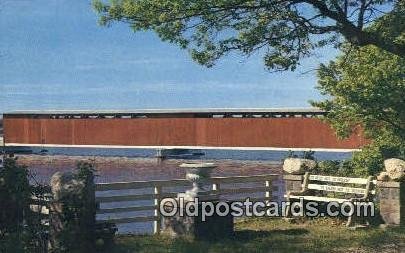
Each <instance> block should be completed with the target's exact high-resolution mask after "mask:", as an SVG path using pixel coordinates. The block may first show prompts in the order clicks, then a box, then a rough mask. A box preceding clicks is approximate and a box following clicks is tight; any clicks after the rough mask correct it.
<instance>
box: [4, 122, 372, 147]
mask: <svg viewBox="0 0 405 253" xmlns="http://www.w3.org/2000/svg"><path fill="white" fill-rule="evenodd" d="M4 132H5V141H6V143H23V144H64V145H125V146H126V145H128V146H214V147H216V146H218V147H281V148H342V149H354V148H360V147H362V146H363V145H364V144H365V143H366V141H365V140H364V138H363V137H362V135H361V133H359V132H357V133H355V134H353V135H352V136H351V137H350V138H347V139H345V140H338V139H337V138H336V136H335V134H334V132H333V130H332V129H331V128H330V127H329V125H327V124H325V123H324V122H322V121H321V120H320V119H318V118H299V117H295V118H138V119H122V118H113V119H103V118H98V119H42V118H40V119H33V118H5V119H4Z"/></svg>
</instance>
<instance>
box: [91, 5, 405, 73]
mask: <svg viewBox="0 0 405 253" xmlns="http://www.w3.org/2000/svg"><path fill="white" fill-rule="evenodd" d="M394 2H396V4H395V3H393V1H391V0H379V1H372V2H370V3H368V4H364V2H363V1H358V0H349V1H324V0H304V1H294V0H281V1H280V0H267V1H263V0H248V1H246V0H243V1H242V0H187V1H185V0H110V1H109V3H106V1H104V0H93V6H94V9H95V10H96V11H97V12H98V13H99V14H100V24H101V25H109V24H110V23H112V22H114V21H119V22H125V23H128V24H129V25H130V27H131V28H132V29H133V30H134V31H145V30H152V31H154V32H156V33H157V34H158V36H159V37H160V38H161V39H162V40H163V41H168V42H171V43H175V44H177V45H179V46H180V47H181V48H183V49H186V48H187V49H189V51H190V53H191V56H192V58H193V59H194V60H195V61H197V62H198V63H200V64H203V65H205V66H208V67H211V66H213V65H214V63H215V61H216V60H217V59H219V58H220V57H222V56H224V55H226V54H228V53H229V52H232V51H236V52H238V53H241V54H242V55H245V56H249V55H251V54H253V53H255V52H260V53H263V54H264V55H263V59H264V64H265V66H266V67H267V68H268V69H273V70H294V69H295V68H296V67H297V65H298V64H299V61H300V59H302V58H304V57H307V56H309V55H311V53H312V52H313V51H314V49H316V48H318V47H322V46H325V45H335V46H336V45H338V44H339V35H343V36H344V37H345V38H346V39H347V40H348V41H350V42H351V43H352V44H354V45H358V46H364V45H370V44H372V45H377V46H378V47H380V48H384V49H385V50H388V51H390V52H393V53H395V54H398V55H402V56H404V55H405V43H404V41H403V40H398V39H397V37H388V36H386V35H385V34H383V32H382V31H381V29H379V28H378V27H376V29H374V30H372V31H371V30H367V29H366V28H365V25H364V24H366V23H371V22H373V21H375V20H376V19H377V18H378V15H376V13H378V12H376V10H382V9H384V10H385V11H386V9H387V6H390V7H391V8H392V13H394V14H395V15H396V17H398V19H399V20H400V21H403V19H401V16H402V14H403V13H402V12H401V10H402V9H401V6H402V5H401V2H400V1H398V2H397V1H394ZM402 18H403V16H402ZM395 24H396V25H397V26H398V27H399V28H398V29H397V30H399V31H400V32H401V33H402V32H403V29H401V28H403V27H404V22H396V23H395Z"/></svg>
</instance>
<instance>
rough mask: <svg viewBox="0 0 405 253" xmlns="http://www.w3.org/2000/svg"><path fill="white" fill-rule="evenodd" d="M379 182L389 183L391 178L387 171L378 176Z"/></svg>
mask: <svg viewBox="0 0 405 253" xmlns="http://www.w3.org/2000/svg"><path fill="white" fill-rule="evenodd" d="M377 180H379V181H389V180H390V177H389V176H388V173H387V172H386V171H383V172H381V173H380V175H378V176H377Z"/></svg>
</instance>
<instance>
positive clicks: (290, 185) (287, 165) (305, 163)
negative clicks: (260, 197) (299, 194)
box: [283, 158, 316, 194]
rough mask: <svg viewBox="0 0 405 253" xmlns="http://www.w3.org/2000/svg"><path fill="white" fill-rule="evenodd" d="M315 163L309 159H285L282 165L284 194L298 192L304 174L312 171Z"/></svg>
mask: <svg viewBox="0 0 405 253" xmlns="http://www.w3.org/2000/svg"><path fill="white" fill-rule="evenodd" d="M315 166H316V162H315V161H313V160H309V159H301V158H287V159H285V160H284V164H283V172H284V175H283V179H284V187H285V193H286V194H287V192H289V191H300V190H301V189H302V181H303V179H304V174H305V172H307V171H308V170H312V169H314V168H315Z"/></svg>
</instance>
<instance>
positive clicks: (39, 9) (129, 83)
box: [0, 0, 336, 113]
mask: <svg viewBox="0 0 405 253" xmlns="http://www.w3.org/2000/svg"><path fill="white" fill-rule="evenodd" d="M335 55H336V51H334V50H332V49H323V50H319V51H317V52H316V53H315V55H314V56H313V57H311V58H309V59H306V60H304V61H303V62H302V66H301V67H300V68H299V69H298V70H297V71H295V72H282V73H271V72H269V71H268V70H266V69H265V67H264V64H263V61H262V55H258V54H256V55H254V56H251V57H249V58H246V57H243V56H240V55H238V54H232V55H230V56H227V57H225V58H223V59H221V60H220V61H219V62H218V63H217V64H216V65H215V66H214V67H212V68H206V67H203V66H200V65H198V64H197V63H195V62H193V61H192V60H191V58H190V56H189V55H188V52H187V51H186V50H181V49H179V48H178V47H177V46H175V45H172V44H169V43H166V42H162V41H160V40H159V38H158V37H157V36H156V35H155V34H154V33H152V32H142V33H134V32H132V31H131V30H130V28H129V27H128V26H127V25H126V24H121V23H115V24H113V25H112V26H111V27H101V26H99V25H98V24H97V14H96V13H95V12H94V11H93V10H92V7H91V0H46V1H44V0H0V113H2V112H9V111H14V110H52V109H63V110H73V109H94V110H97V109H100V110H101V109H102V110H105V109H127V110H128V109H129V110H130V109H142V108H247V107H249V108H270V107H308V106H310V105H309V103H308V101H309V100H319V99H321V98H322V96H321V95H320V94H319V92H318V91H317V90H316V89H315V86H316V72H315V71H312V70H313V69H314V68H316V67H317V66H318V65H319V63H321V62H327V61H328V60H330V59H332V58H333V57H334V56H335Z"/></svg>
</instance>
